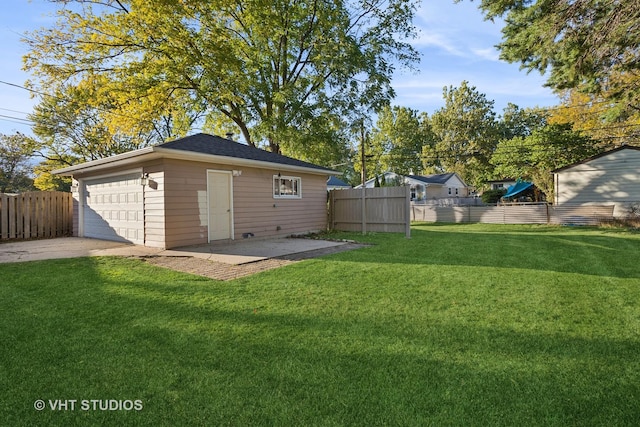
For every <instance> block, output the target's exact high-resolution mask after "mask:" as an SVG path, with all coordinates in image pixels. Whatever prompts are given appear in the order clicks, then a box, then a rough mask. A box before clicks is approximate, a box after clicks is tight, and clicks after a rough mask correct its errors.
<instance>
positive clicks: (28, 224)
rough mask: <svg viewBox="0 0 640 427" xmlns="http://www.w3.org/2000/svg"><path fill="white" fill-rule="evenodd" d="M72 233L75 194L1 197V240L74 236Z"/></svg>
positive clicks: (54, 192)
mask: <svg viewBox="0 0 640 427" xmlns="http://www.w3.org/2000/svg"><path fill="white" fill-rule="evenodd" d="M72 232H73V198H72V197H71V193H63V192H61V191H33V192H29V193H22V194H17V195H9V194H0V240H9V239H32V238H47V237H61V236H70V235H71V234H72Z"/></svg>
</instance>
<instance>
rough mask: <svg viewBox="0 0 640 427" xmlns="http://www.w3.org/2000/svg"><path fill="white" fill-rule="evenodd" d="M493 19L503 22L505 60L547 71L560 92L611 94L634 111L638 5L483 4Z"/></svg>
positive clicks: (563, 0)
mask: <svg viewBox="0 0 640 427" xmlns="http://www.w3.org/2000/svg"><path fill="white" fill-rule="evenodd" d="M480 7H481V9H483V10H484V12H485V13H486V17H487V18H488V19H493V18H496V17H504V19H505V21H506V25H505V27H504V28H503V30H502V33H503V42H502V43H501V44H500V45H499V46H498V47H499V48H500V50H501V51H502V54H501V58H502V59H505V60H507V61H510V62H519V63H521V64H522V67H523V68H525V69H527V70H529V71H531V70H538V71H540V72H541V73H544V72H548V75H549V79H548V82H547V83H548V85H549V86H551V87H553V88H555V89H567V88H576V87H580V88H582V89H584V90H587V91H589V92H591V93H607V94H608V96H609V97H610V98H611V99H614V100H618V101H620V103H621V104H625V105H626V106H627V108H628V107H629V106H631V109H632V110H634V109H636V110H637V108H638V106H639V105H640V85H638V84H637V79H636V81H635V84H632V85H629V82H628V81H625V79H624V78H622V79H619V78H617V77H614V76H637V75H638V72H640V61H638V55H639V53H638V46H639V45H640V27H639V26H638V25H637V21H638V2H637V1H614V0H606V1H600V0H581V1H574V0H555V1H549V0H535V1H521V0H519V1H513V0H510V1H505V0H482V2H481V5H480Z"/></svg>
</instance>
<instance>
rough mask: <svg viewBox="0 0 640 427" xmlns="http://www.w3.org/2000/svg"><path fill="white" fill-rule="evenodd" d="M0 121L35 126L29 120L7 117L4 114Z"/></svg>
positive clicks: (1, 115) (0, 115) (0, 116)
mask: <svg viewBox="0 0 640 427" xmlns="http://www.w3.org/2000/svg"><path fill="white" fill-rule="evenodd" d="M0 120H6V121H8V122H15V123H22V124H25V125H27V124H28V125H31V124H33V121H31V120H29V119H23V118H21V117H13V116H5V115H4V114H0Z"/></svg>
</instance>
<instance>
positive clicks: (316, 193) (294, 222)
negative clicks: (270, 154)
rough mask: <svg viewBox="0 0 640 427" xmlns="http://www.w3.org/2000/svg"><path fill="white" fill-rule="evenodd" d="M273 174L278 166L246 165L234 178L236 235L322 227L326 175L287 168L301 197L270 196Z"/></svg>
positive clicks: (282, 233)
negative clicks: (297, 184) (258, 166)
mask: <svg viewBox="0 0 640 427" xmlns="http://www.w3.org/2000/svg"><path fill="white" fill-rule="evenodd" d="M277 174H278V170H268V169H246V170H243V172H242V175H241V176H239V177H236V178H234V190H233V195H234V197H233V201H234V218H235V236H236V239H239V238H242V235H243V234H245V233H252V234H253V235H254V236H255V237H269V236H287V235H291V234H296V233H305V232H309V231H319V230H325V229H326V226H327V185H326V180H327V177H326V176H324V175H311V174H295V173H291V172H287V173H286V175H287V176H295V177H299V178H300V179H301V189H302V191H301V193H302V198H300V199H283V198H274V197H273V176H274V175H277ZM283 175H284V174H283Z"/></svg>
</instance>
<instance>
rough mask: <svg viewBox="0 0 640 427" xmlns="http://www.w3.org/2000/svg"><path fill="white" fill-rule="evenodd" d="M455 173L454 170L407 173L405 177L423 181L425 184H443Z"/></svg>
mask: <svg viewBox="0 0 640 427" xmlns="http://www.w3.org/2000/svg"><path fill="white" fill-rule="evenodd" d="M454 175H455V172H449V173H436V174H433V175H425V176H421V175H407V178H411V179H415V180H417V181H421V182H424V183H425V184H445V183H446V182H447V181H449V179H451V177H453V176H454Z"/></svg>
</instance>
